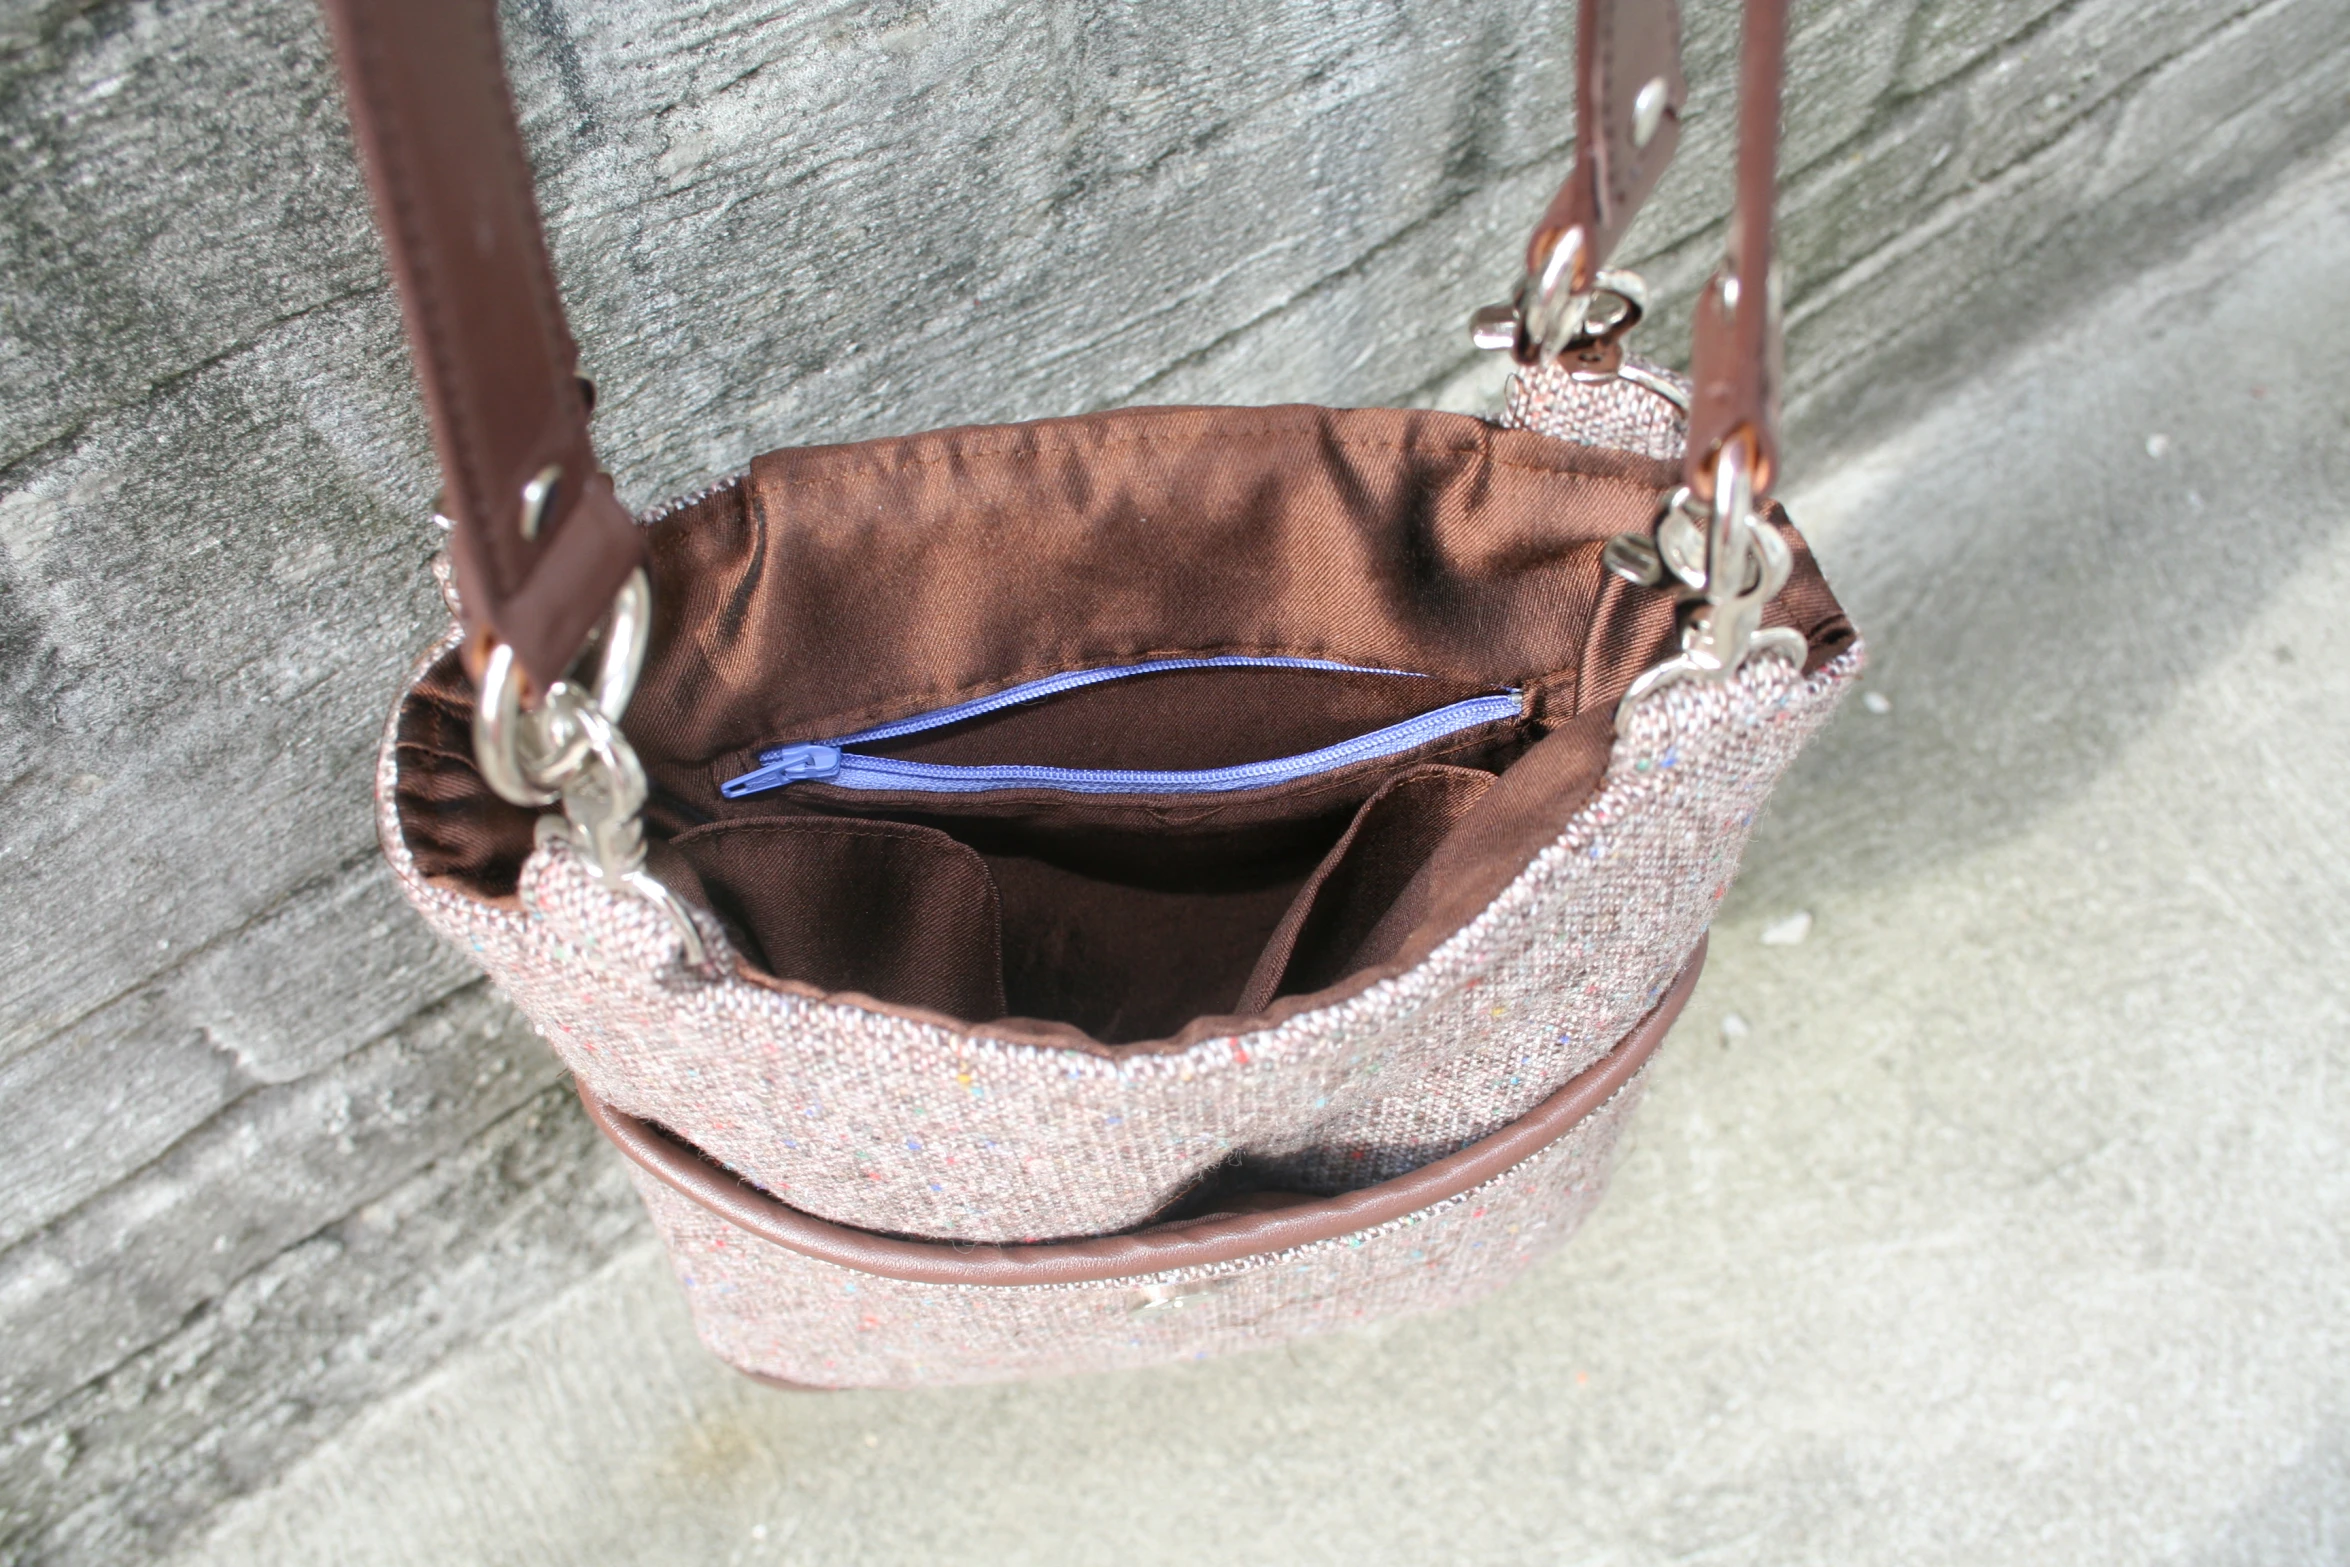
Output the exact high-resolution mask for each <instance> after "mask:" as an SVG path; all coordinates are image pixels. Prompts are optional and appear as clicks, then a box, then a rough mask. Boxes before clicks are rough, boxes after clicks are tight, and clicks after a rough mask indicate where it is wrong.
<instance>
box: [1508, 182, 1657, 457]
mask: <svg viewBox="0 0 2350 1567" xmlns="http://www.w3.org/2000/svg"><path fill="white" fill-rule="evenodd" d="M1582 253H1583V231H1582V230H1581V229H1580V228H1570V229H1568V230H1567V231H1566V232H1565V233H1564V234H1562V235H1560V236H1559V239H1558V243H1557V244H1555V245H1553V246H1552V247H1551V251H1550V257H1549V259H1548V261H1547V262H1546V263H1545V264H1544V265H1543V267H1542V269H1541V270H1540V271H1539V272H1528V273H1527V274H1526V275H1525V276H1524V278H1522V279H1521V280H1520V281H1519V283H1518V290H1517V294H1516V296H1515V298H1513V299H1512V300H1511V302H1510V303H1509V304H1506V305H1487V306H1486V307H1485V308H1484V309H1482V310H1480V311H1478V312H1477V313H1476V314H1475V315H1474V316H1471V317H1470V318H1469V341H1470V342H1472V343H1474V344H1475V345H1476V346H1477V347H1479V348H1483V349H1489V350H1494V351H1507V352H1508V353H1509V355H1510V357H1511V358H1513V359H1515V360H1516V361H1517V362H1518V363H1519V364H1520V365H1522V366H1525V367H1526V368H1528V369H1537V368H1541V367H1544V366H1551V365H1555V366H1557V367H1558V368H1559V369H1561V370H1563V371H1565V372H1566V374H1567V375H1568V376H1569V377H1570V378H1571V379H1573V380H1577V381H1615V380H1623V381H1629V382H1631V383H1632V384H1633V385H1635V386H1638V387H1641V388H1643V389H1645V390H1647V391H1650V392H1654V393H1655V394H1656V395H1657V396H1659V397H1661V398H1663V399H1664V400H1665V401H1667V402H1669V403H1671V404H1672V405H1673V406H1674V407H1676V408H1678V409H1680V410H1681V411H1682V412H1683V413H1687V412H1688V411H1689V397H1688V394H1687V393H1686V392H1684V391H1682V389H1681V388H1680V387H1678V386H1676V385H1674V384H1673V382H1672V381H1671V380H1670V379H1669V378H1667V377H1665V376H1661V375H1658V374H1657V373H1656V372H1655V371H1653V370H1651V369H1649V368H1648V367H1647V366H1645V365H1642V364H1640V363H1638V362H1637V361H1634V360H1631V359H1627V358H1626V357H1625V356H1624V339H1625V337H1626V336H1628V335H1629V334H1630V332H1631V330H1632V329H1633V328H1634V327H1636V326H1638V325H1639V324H1640V318H1641V317H1642V316H1645V315H1646V314H1647V313H1648V284H1647V283H1646V282H1645V281H1644V280H1643V279H1642V278H1641V276H1640V274H1639V273H1637V272H1627V271H1623V270H1620V269H1617V268H1611V267H1601V268H1600V269H1598V270H1597V271H1595V272H1593V273H1592V274H1591V286H1590V287H1589V288H1587V289H1584V290H1582V291H1581V292H1579V293H1578V292H1576V291H1575V290H1574V289H1573V288H1572V287H1571V286H1570V280H1571V279H1572V278H1573V277H1574V276H1575V272H1576V268H1577V263H1578V262H1579V261H1580V259H1581V257H1582Z"/></svg>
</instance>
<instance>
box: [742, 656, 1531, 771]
mask: <svg viewBox="0 0 2350 1567" xmlns="http://www.w3.org/2000/svg"><path fill="white" fill-rule="evenodd" d="M1233 668H1240V669H1327V670H1334V671H1337V672H1340V673H1344V674H1352V675H1394V676H1398V677H1400V678H1403V679H1408V680H1424V679H1426V678H1427V677H1426V676H1425V675H1419V674H1414V673H1413V672H1412V671H1410V670H1406V669H1365V668H1363V667H1362V666H1361V665H1359V664H1340V663H1335V662H1332V661H1330V660H1328V659H1319V658H1249V657H1241V656H1227V657H1218V658H1160V659H1152V660H1150V661H1149V662H1147V663H1141V664H1124V665H1120V666H1118V667H1117V668H1114V669H1084V670H1073V671H1070V672H1069V673H1067V674H1060V675H1051V676H1048V677H1046V678H1045V679H1042V680H1031V681H1029V682H1027V683H1026V684H1024V685H1017V686H1011V687H1008V688H1007V689H1005V690H1002V691H998V692H996V693H995V694H994V695H993V696H984V697H979V698H976V699H975V700H973V701H969V702H958V703H956V704H955V705H954V706H952V707H941V708H934V709H932V710H931V711H930V712H927V713H917V714H915V715H914V716H913V717H911V718H901V719H898V720H897V721H896V722H894V723H887V724H881V725H877V726H876V727H874V728H871V729H860V730H858V731H857V732H856V733H855V734H852V735H842V736H841V737H840V738H838V739H836V740H824V741H817V742H809V743H804V744H799V745H779V746H775V747H773V748H771V749H769V750H765V751H761V752H760V753H759V763H760V765H759V766H758V767H756V768H754V769H753V770H751V771H750V772H747V773H744V774H743V775H742V776H741V777H739V778H729V779H728V780H726V782H724V783H723V784H720V785H719V786H718V787H719V792H720V793H722V794H724V795H725V796H726V797H727V798H728V799H730V800H739V799H742V798H743V797H744V796H746V795H753V794H764V793H766V792H767V791H768V790H770V789H780V788H783V787H784V786H785V785H787V784H795V783H828V784H831V785H833V786H834V787H835V788H840V789H899V790H909V791H913V792H917V793H925V794H980V793H984V792H986V791H988V790H991V789H1055V790H1061V791H1064V792H1066V793H1070V794H1223V793H1228V792H1230V791H1233V790H1236V789H1263V788H1268V787H1270V786H1272V785H1274V784H1280V783H1288V782H1289V781H1291V780H1292V779H1297V778H1310V777H1312V776H1313V775H1314V774H1316V773H1324V772H1331V771H1334V770H1336V769H1338V768H1341V767H1350V766H1352V765H1354V764H1355V763H1357V762H1369V761H1376V760H1377V759H1379V758H1380V757H1383V756H1394V755H1397V754H1398V753H1401V752H1404V751H1409V750H1412V749H1414V748H1416V747H1419V746H1423V745H1426V744H1428V743H1429V742H1430V741H1432V740H1441V739H1443V738H1445V737H1446V736H1447V735H1453V734H1458V733H1460V732H1461V731H1462V730H1465V729H1474V728H1476V727H1477V726H1478V725H1480V724H1491V723H1499V722H1502V721H1503V720H1505V719H1511V718H1515V717H1517V716H1518V713H1519V710H1520V707H1521V702H1520V693H1519V692H1518V691H1516V690H1514V689H1513V690H1508V691H1503V692H1500V693H1497V694H1495V695H1492V696H1479V697H1471V698H1469V699H1468V700H1467V701H1465V702H1454V703H1452V704H1450V705H1448V706H1445V707H1440V708H1437V709H1436V710H1435V711H1434V712H1429V713H1422V714H1421V715H1420V716H1418V717H1417V718H1408V719H1405V720H1404V721H1403V722H1402V723H1399V724H1389V725H1388V726H1387V727H1386V728H1384V729H1375V730H1373V731H1371V732H1370V733H1369V734H1366V735H1357V736H1355V738H1353V739H1351V740H1342V741H1340V742H1339V743H1338V744H1336V745H1326V746H1323V747H1322V748H1321V749H1319V750H1316V751H1307V752H1304V753H1302V754H1300V755H1297V756H1284V757H1276V758H1275V759H1273V760H1271V761H1266V762H1244V763H1242V764H1240V765H1239V766H1236V767H1208V768H1201V769H1198V770H1196V771H1191V772H1144V771H1139V770H1129V769H1119V768H1094V767H1027V766H1019V765H1005V766H991V767H965V766H950V765H946V764H942V763H937V762H901V761H894V760H892V759H890V758H888V757H880V756H857V755H853V754H852V753H851V752H850V751H849V750H848V747H850V746H855V745H873V744H876V743H878V742H880V741H884V740H895V739H898V738H900V737H902V736H905V735H912V734H920V733H922V732H924V731H925V730H930V729H942V728H944V727H946V726H947V725H949V724H959V723H962V722H963V721H965V720H966V719H971V718H977V717H980V716H981V715H983V714H987V713H994V712H1000V711H1002V710H1003V709H1005V708H1007V707H1018V706H1020V705H1022V704H1024V703H1028V702H1036V701H1041V700H1043V699H1044V698H1045V697H1048V696H1058V695H1060V694H1061V693H1062V692H1064V691H1075V690H1078V689H1079V688H1081V687H1084V686H1090V685H1098V684H1100V683H1101V682H1103V681H1106V680H1124V679H1128V678H1130V677H1132V676H1135V675H1148V674H1156V673H1158V672H1159V671H1161V670H1167V669H1233Z"/></svg>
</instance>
